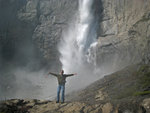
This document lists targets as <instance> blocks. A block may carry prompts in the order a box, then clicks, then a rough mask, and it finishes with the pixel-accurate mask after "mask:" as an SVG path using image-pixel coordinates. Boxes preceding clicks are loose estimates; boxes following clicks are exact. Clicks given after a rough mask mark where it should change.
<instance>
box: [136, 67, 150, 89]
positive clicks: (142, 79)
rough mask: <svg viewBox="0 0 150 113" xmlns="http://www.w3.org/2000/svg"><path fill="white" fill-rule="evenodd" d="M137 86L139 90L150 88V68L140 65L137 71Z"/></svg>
mask: <svg viewBox="0 0 150 113" xmlns="http://www.w3.org/2000/svg"><path fill="white" fill-rule="evenodd" d="M138 74H139V75H138V76H139V84H140V85H141V88H147V87H149V86H150V66H148V65H142V66H141V67H140V69H139V71H138Z"/></svg>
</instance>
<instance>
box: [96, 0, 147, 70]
mask: <svg viewBox="0 0 150 113" xmlns="http://www.w3.org/2000/svg"><path fill="white" fill-rule="evenodd" d="M102 4H103V5H102V6H103V12H102V20H101V22H100V26H101V29H100V32H99V38H98V45H97V65H100V66H101V65H107V63H108V62H109V63H108V65H109V66H108V69H109V68H110V69H112V68H113V69H114V70H115V68H116V69H117V68H118V69H119V67H123V66H126V65H128V64H132V63H135V62H140V61H141V60H142V59H143V60H144V62H145V63H148V62H149V59H150V58H149V57H150V56H149V52H148V50H149V47H150V45H149V40H150V34H149V32H150V28H149V25H150V16H149V15H150V7H149V5H150V1H149V0H144V1H139V0H111V1H109V0H102ZM106 67H107V66H106ZM113 69H112V70H113Z"/></svg>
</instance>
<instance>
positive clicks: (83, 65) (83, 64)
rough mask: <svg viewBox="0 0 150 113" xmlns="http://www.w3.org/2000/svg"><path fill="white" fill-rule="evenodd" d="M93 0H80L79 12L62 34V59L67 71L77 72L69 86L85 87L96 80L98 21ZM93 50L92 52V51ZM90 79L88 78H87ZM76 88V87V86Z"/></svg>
mask: <svg viewBox="0 0 150 113" xmlns="http://www.w3.org/2000/svg"><path fill="white" fill-rule="evenodd" d="M92 3H93V0H79V9H78V14H77V15H76V17H74V18H75V19H76V20H73V21H72V22H71V23H70V26H69V27H68V29H67V30H66V31H64V33H63V35H62V39H63V40H62V41H61V43H60V45H59V52H60V53H61V57H60V61H61V63H62V68H63V69H64V71H65V73H77V74H78V75H77V76H76V77H73V78H72V77H71V80H69V82H70V83H69V86H70V87H71V85H73V86H74V84H75V85H77V82H78V83H79V84H78V85H79V87H81V86H82V87H84V86H86V85H87V84H89V83H91V82H93V80H96V78H95V77H94V75H93V74H94V70H95V67H96V54H95V53H96V51H91V50H92V49H93V50H94V48H95V47H96V45H97V43H96V37H97V35H96V21H95V19H94V16H93V12H92ZM91 52H92V53H91ZM87 77H88V78H89V79H86V78H87ZM77 87H78V86H77ZM75 89H76V88H75Z"/></svg>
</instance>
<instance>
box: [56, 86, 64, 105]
mask: <svg viewBox="0 0 150 113" xmlns="http://www.w3.org/2000/svg"><path fill="white" fill-rule="evenodd" d="M60 91H61V102H64V100H65V97H64V96H65V85H58V89H57V102H59V98H60Z"/></svg>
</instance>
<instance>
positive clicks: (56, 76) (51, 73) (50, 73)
mask: <svg viewBox="0 0 150 113" xmlns="http://www.w3.org/2000/svg"><path fill="white" fill-rule="evenodd" d="M48 74H51V75H53V76H56V77H57V74H55V73H51V72H49V73H48Z"/></svg>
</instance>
